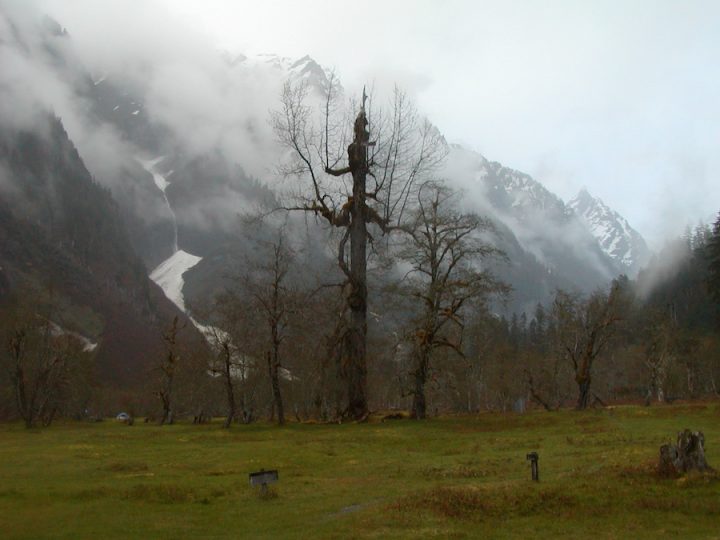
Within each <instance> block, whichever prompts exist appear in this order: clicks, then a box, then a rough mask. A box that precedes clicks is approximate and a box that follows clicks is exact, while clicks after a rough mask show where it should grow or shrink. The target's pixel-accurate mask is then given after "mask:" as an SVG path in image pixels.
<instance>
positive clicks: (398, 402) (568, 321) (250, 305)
mask: <svg viewBox="0 0 720 540" xmlns="http://www.w3.org/2000/svg"><path fill="white" fill-rule="evenodd" d="M276 232H277V234H276V236H275V237H274V239H271V240H268V241H265V242H263V244H262V245H259V246H258V249H257V250H256V259H255V262H254V263H252V264H250V265H249V266H248V268H247V269H246V271H245V272H243V273H242V274H240V275H238V276H237V279H236V280H234V283H235V285H234V286H233V287H229V288H228V289H227V290H226V291H225V292H224V293H223V294H221V295H218V297H217V298H216V299H214V301H213V302H212V303H211V304H209V305H208V306H207V310H208V311H207V313H206V316H207V319H208V320H211V321H212V322H213V325H209V326H207V327H205V333H206V336H207V337H208V339H209V341H210V342H211V343H212V344H213V347H212V351H211V352H208V349H207V348H205V349H198V348H196V349H194V350H193V349H192V348H188V347H187V346H183V345H181V340H179V339H178V336H179V335H181V334H182V332H184V331H186V328H184V327H183V326H182V325H181V324H179V323H178V321H177V320H174V321H168V324H167V331H166V332H165V333H164V334H163V335H161V336H158V339H159V340H161V341H162V342H163V343H164V346H165V350H166V354H165V355H164V356H163V357H161V358H158V361H157V364H156V365H154V366H148V369H147V372H146V373H145V374H144V375H145V376H144V379H145V383H144V385H142V386H140V387H135V388H130V389H123V390H120V389H117V388H113V387H112V386H111V385H108V384H107V383H105V384H100V383H99V382H98V380H97V379H96V378H95V377H94V373H93V362H92V358H93V350H92V348H91V347H88V346H87V343H84V342H83V340H82V339H81V338H80V337H79V336H76V335H73V334H72V333H67V332H63V331H62V329H60V328H58V327H57V325H55V324H54V323H53V322H52V319H53V313H52V310H53V309H57V306H54V305H53V301H52V297H51V295H46V296H44V297H43V298H40V297H36V302H34V303H33V304H32V305H28V303H27V302H26V301H24V302H21V303H17V304H15V306H14V307H12V308H10V309H8V310H6V311H5V313H4V317H3V319H4V320H3V336H2V337H3V349H2V372H1V373H0V376H1V377H2V379H1V380H2V387H1V390H0V391H1V394H0V397H1V399H2V409H1V411H2V417H3V418H4V419H18V418H20V419H22V420H24V421H25V423H26V424H27V425H28V426H31V425H39V424H46V425H47V424H49V423H50V422H51V421H52V420H53V419H54V418H57V417H71V418H79V419H82V418H90V417H99V416H102V415H107V414H110V413H113V412H117V411H118V410H120V409H122V410H125V411H127V412H128V413H129V414H130V415H132V416H145V417H149V418H151V419H155V420H157V421H158V422H172V421H173V420H174V419H175V418H193V419H195V420H196V421H203V420H205V419H207V418H209V417H211V416H224V417H226V418H227V425H230V423H232V422H242V423H249V422H253V421H256V420H259V419H273V420H276V421H281V422H283V421H285V420H286V419H292V420H297V421H305V420H310V419H314V420H318V421H339V420H342V419H343V418H345V412H346V411H345V408H346V406H347V393H346V392H347V390H346V384H345V381H344V378H345V377H346V373H345V372H344V368H345V366H344V359H343V352H342V351H343V349H342V347H341V343H339V342H340V341H341V340H342V336H343V329H342V324H343V321H344V318H343V312H344V310H345V309H346V307H345V305H344V304H345V303H344V299H343V296H342V294H339V290H337V289H336V288H333V287H320V288H308V287H306V286H303V284H302V281H300V280H297V279H293V275H294V273H296V272H297V270H298V265H302V256H301V254H299V253H297V252H295V251H293V248H292V247H290V246H289V245H288V243H287V242H286V238H285V236H284V234H285V233H284V231H283V229H281V228H280V229H278V230H277V231H276ZM411 251H412V250H411ZM414 286H415V287H416V289H415V290H413V289H412V287H410V288H408V283H407V282H405V281H403V280H400V281H398V282H396V283H393V282H391V280H386V282H385V283H384V285H383V286H382V287H381V289H382V290H381V291H379V292H378V293H377V294H374V295H371V301H370V313H371V317H370V324H369V328H368V359H369V362H368V389H369V405H370V409H371V410H373V411H375V410H408V411H411V412H412V411H414V410H415V407H416V401H417V392H418V386H417V378H418V371H419V370H422V371H423V375H424V377H425V380H424V387H423V391H424V395H423V399H424V400H425V411H426V414H428V415H432V414H437V413H452V412H470V413H472V412H477V411H510V410H515V411H524V410H525V409H527V408H528V407H541V408H545V409H547V410H555V409H558V408H560V407H577V408H585V407H591V406H602V405H605V404H608V403H618V402H635V403H637V402H643V403H645V404H648V405H650V404H653V403H658V402H669V401H673V400H677V399H700V398H707V397H717V396H718V392H719V389H720V333H719V332H718V325H719V323H720V318H719V314H720V310H719V309H718V308H719V305H720V303H719V300H720V218H719V219H718V220H717V221H716V222H715V224H714V227H712V228H711V227H707V226H700V227H698V228H696V229H695V230H694V231H688V232H687V233H686V234H685V235H684V236H683V237H682V238H678V239H677V240H675V241H673V242H669V243H668V244H667V245H666V246H665V248H664V249H663V250H662V251H661V252H660V253H659V254H658V255H657V256H656V257H655V258H654V259H653V261H652V262H651V263H650V265H649V266H648V267H647V268H646V269H645V270H643V271H642V272H641V273H640V274H639V276H638V277H637V279H635V280H629V279H627V278H626V277H624V276H620V277H618V278H617V279H615V280H614V281H613V283H612V284H610V285H609V286H608V287H607V288H605V289H599V290H597V291H595V292H594V293H592V294H590V295H583V294H580V293H576V292H573V291H563V290H559V291H557V292H556V294H555V296H554V298H553V300H552V302H550V303H548V304H547V305H541V304H538V305H537V306H536V308H535V310H534V312H532V313H520V314H513V315H512V316H510V317H505V316H501V315H498V314H497V313H495V308H496V307H497V305H498V303H497V302H489V301H488V296H487V295H486V294H480V295H477V296H475V297H474V298H472V301H469V303H468V304H467V305H465V306H463V308H462V310H458V312H457V313H455V314H452V316H451V317H449V318H448V325H447V326H443V327H442V328H441V330H439V331H438V332H437V335H436V336H435V338H434V339H436V341H437V342H438V344H445V345H448V346H440V345H438V346H431V347H429V348H426V350H425V356H424V357H423V362H424V363H423V364H422V365H419V364H418V354H417V350H418V348H422V347H423V344H425V345H427V335H426V334H425V332H427V330H428V327H427V326H425V325H426V324H427V321H428V312H427V310H426V309H425V307H424V305H425V304H426V303H425V302H423V301H420V302H418V301H416V300H417V299H418V298H419V297H420V296H422V294H420V293H418V289H417V287H418V286H420V284H419V283H415V284H414ZM493 290H494V289H493ZM488 292H491V291H490V289H486V290H485V291H484V293H488ZM496 292H497V291H496ZM509 294H512V293H511V292H510V293H509ZM469 300H470V299H469ZM441 315H442V314H441ZM453 318H454V319H456V320H454V321H453V320H452V319H453ZM221 328H222V329H221Z"/></svg>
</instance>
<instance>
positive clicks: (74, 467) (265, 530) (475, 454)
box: [0, 403, 720, 539]
mask: <svg viewBox="0 0 720 540" xmlns="http://www.w3.org/2000/svg"><path fill="white" fill-rule="evenodd" d="M220 426H221V424H220V422H219V421H215V422H214V423H212V424H209V425H203V426H193V425H187V424H180V425H174V426H165V427H159V426H155V425H149V424H141V423H140V424H138V423H136V424H135V425H134V426H126V425H123V424H119V423H116V422H114V421H105V422H102V423H98V424H90V423H87V424H85V423H70V422H68V423H60V424H57V425H53V426H52V427H51V428H48V429H38V430H30V431H27V430H25V429H24V428H23V427H22V426H21V425H19V424H5V425H0V479H1V480H0V531H2V533H1V534H0V536H2V537H3V538H33V539H35V538H73V539H74V538H338V539H345V538H495V537H496V538H664V537H672V536H682V537H684V538H720V480H717V479H713V478H711V477H707V476H706V477H700V476H697V477H694V476H691V477H688V478H680V479H660V478H657V477H656V475H655V472H654V466H655V463H656V459H657V455H658V448H659V446H660V445H661V444H663V443H665V442H669V441H670V440H671V439H674V438H675V435H676V433H677V432H678V431H679V430H681V429H683V428H685V427H688V428H690V429H693V430H701V431H703V432H704V433H705V441H706V450H707V459H708V462H709V463H710V464H711V465H714V466H715V467H716V468H720V404H719V403H703V404H685V405H672V406H657V407H650V408H644V407H636V406H627V407H615V408H608V409H603V410H592V411H587V412H582V413H579V412H575V411H560V412H558V413H546V412H532V413H528V414H524V415H514V414H481V415H477V416H463V417H447V418H437V419H431V420H428V421H426V422H421V423H418V422H412V421H409V420H402V421H387V422H384V423H380V422H371V423H368V424H360V425H354V424H349V425H311V424H302V425H301V424H291V425H289V426H287V427H285V428H277V427H275V426H271V425H268V424H256V425H251V426H233V427H232V428H231V429H229V430H223V429H221V427H220ZM530 451H537V452H538V453H539V455H540V461H539V463H540V482H539V483H533V482H531V481H530V466H529V463H528V462H527V461H526V454H527V453H528V452H530ZM262 468H264V469H278V470H279V475H280V480H279V482H278V483H277V484H275V485H274V486H273V489H272V491H271V492H270V496H268V497H265V498H262V497H260V496H259V493H258V490H257V489H255V490H254V489H253V488H251V487H250V486H249V484H248V473H250V472H253V471H258V470H260V469H262Z"/></svg>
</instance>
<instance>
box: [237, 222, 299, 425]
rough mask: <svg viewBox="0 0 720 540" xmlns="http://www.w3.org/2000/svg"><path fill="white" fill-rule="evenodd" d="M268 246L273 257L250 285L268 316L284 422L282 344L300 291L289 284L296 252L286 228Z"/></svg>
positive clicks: (273, 377)
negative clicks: (281, 384)
mask: <svg viewBox="0 0 720 540" xmlns="http://www.w3.org/2000/svg"><path fill="white" fill-rule="evenodd" d="M266 247H267V248H268V251H269V257H268V259H267V260H266V261H264V262H263V263H262V264H260V265H259V266H258V267H257V271H256V272H255V274H256V275H255V276H251V277H250V280H249V282H248V287H249V291H250V294H251V297H252V300H253V303H254V305H255V309H257V310H258V311H260V312H261V313H262V315H263V317H264V319H265V320H266V326H267V328H266V331H267V333H268V347H267V350H266V352H265V358H266V361H267V368H268V376H269V378H270V387H271V389H272V397H273V407H274V410H275V413H276V414H277V422H278V424H279V425H283V424H284V423H285V408H284V403H283V397H282V392H281V391H280V373H281V369H283V366H282V358H281V354H280V348H281V346H282V344H283V342H284V341H285V338H286V335H287V327H288V323H289V317H290V314H291V311H292V309H293V302H294V301H295V300H296V297H297V293H296V292H295V291H294V290H292V288H291V287H289V286H288V280H287V278H288V272H289V271H290V264H291V262H292V259H293V256H294V254H293V251H292V249H291V248H290V247H289V246H288V245H287V238H286V236H285V232H284V230H283V229H282V228H281V229H280V230H279V231H278V234H277V236H276V238H275V239H274V240H273V241H271V242H269V243H268V244H267V245H266Z"/></svg>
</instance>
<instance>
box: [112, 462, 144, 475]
mask: <svg viewBox="0 0 720 540" xmlns="http://www.w3.org/2000/svg"><path fill="white" fill-rule="evenodd" d="M101 470H104V471H110V472H116V473H120V472H131V473H132V472H144V471H147V470H148V466H147V464H146V463H139V462H131V461H117V462H115V463H110V464H108V465H106V466H105V467H103V468H102V469H101Z"/></svg>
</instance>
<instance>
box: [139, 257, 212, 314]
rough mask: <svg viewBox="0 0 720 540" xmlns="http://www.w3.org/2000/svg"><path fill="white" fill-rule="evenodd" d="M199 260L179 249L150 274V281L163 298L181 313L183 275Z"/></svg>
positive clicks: (183, 309) (182, 304)
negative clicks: (158, 289)
mask: <svg viewBox="0 0 720 540" xmlns="http://www.w3.org/2000/svg"><path fill="white" fill-rule="evenodd" d="M201 260H202V257H198V256H197V255H192V254H191V253H188V252H187V251H183V250H182V249H179V250H178V251H176V252H175V253H173V254H172V255H171V256H170V257H169V258H168V259H166V260H165V261H163V262H161V263H160V264H159V265H158V266H157V268H155V270H153V271H152V272H150V279H152V280H153V281H154V282H155V283H157V284H158V285H159V286H160V288H161V289H162V290H163V292H164V293H165V296H167V297H168V299H169V300H170V301H171V302H172V303H173V304H175V305H176V306H177V307H179V308H180V309H181V310H182V311H183V312H184V311H185V297H184V296H183V286H184V285H185V280H184V279H183V274H184V273H185V272H187V271H188V270H190V269H191V268H192V267H193V266H195V265H196V264H197V263H199V262H200V261H201Z"/></svg>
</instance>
